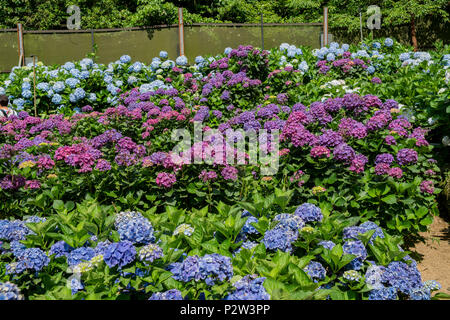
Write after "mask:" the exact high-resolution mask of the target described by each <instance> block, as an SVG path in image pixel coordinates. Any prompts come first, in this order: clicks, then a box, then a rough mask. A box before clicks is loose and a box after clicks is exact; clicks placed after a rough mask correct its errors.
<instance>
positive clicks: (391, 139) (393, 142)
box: [384, 136, 397, 146]
mask: <svg viewBox="0 0 450 320" xmlns="http://www.w3.org/2000/svg"><path fill="white" fill-rule="evenodd" d="M384 142H386V144H387V145H390V146H392V145H396V144H397V141H396V140H395V138H394V137H393V136H386V138H384Z"/></svg>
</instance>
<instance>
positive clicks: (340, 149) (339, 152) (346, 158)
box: [333, 143, 356, 163]
mask: <svg viewBox="0 0 450 320" xmlns="http://www.w3.org/2000/svg"><path fill="white" fill-rule="evenodd" d="M333 156H334V158H335V159H336V160H338V161H342V162H345V163H350V162H351V161H352V160H353V159H354V158H355V156H356V153H355V150H353V148H352V147H350V146H349V145H348V144H346V143H341V144H340V145H338V146H337V147H335V148H334V150H333Z"/></svg>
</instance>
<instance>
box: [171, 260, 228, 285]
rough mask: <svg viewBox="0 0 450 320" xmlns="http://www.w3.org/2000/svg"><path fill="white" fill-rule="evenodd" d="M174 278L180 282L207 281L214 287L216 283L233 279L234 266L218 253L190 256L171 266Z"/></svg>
mask: <svg viewBox="0 0 450 320" xmlns="http://www.w3.org/2000/svg"><path fill="white" fill-rule="evenodd" d="M170 271H171V272H172V273H173V278H174V279H175V280H178V281H183V282H189V281H191V280H195V281H205V283H206V284H207V285H214V283H215V282H216V281H224V280H226V279H231V277H232V276H233V266H232V265H231V259H230V258H229V257H225V256H221V255H219V254H217V253H213V254H207V255H205V256H203V257H199V256H188V257H186V259H184V261H183V262H175V263H173V264H172V265H171V266H170Z"/></svg>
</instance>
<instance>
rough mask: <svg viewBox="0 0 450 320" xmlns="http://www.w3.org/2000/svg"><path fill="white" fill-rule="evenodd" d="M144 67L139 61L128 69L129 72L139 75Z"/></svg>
mask: <svg viewBox="0 0 450 320" xmlns="http://www.w3.org/2000/svg"><path fill="white" fill-rule="evenodd" d="M142 67H143V65H142V63H140V62H139V61H136V62H135V63H133V64H132V65H131V66H130V67H129V68H128V71H129V72H136V73H139V72H141V70H142Z"/></svg>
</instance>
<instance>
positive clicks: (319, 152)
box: [310, 146, 330, 158]
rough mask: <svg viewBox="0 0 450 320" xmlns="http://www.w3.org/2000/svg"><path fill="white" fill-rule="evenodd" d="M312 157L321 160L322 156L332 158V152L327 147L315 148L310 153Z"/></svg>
mask: <svg viewBox="0 0 450 320" xmlns="http://www.w3.org/2000/svg"><path fill="white" fill-rule="evenodd" d="M310 155H311V157H313V158H320V157H322V156H326V157H327V158H329V157H330V150H329V149H328V148H327V147H323V146H315V147H313V148H312V149H311V152H310Z"/></svg>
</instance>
